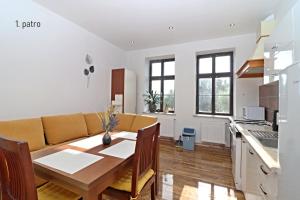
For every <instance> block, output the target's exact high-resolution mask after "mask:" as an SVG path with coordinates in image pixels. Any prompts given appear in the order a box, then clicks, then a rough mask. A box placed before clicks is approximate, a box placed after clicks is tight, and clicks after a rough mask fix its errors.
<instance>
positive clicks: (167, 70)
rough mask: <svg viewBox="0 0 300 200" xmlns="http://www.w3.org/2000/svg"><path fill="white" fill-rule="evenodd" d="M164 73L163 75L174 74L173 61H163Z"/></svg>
mask: <svg viewBox="0 0 300 200" xmlns="http://www.w3.org/2000/svg"><path fill="white" fill-rule="evenodd" d="M164 75H165V76H174V75H175V61H170V62H165V63H164Z"/></svg>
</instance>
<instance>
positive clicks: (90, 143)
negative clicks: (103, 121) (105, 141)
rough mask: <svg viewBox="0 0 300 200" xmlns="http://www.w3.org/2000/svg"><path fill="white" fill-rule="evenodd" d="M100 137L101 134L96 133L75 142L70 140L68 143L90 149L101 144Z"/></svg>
mask: <svg viewBox="0 0 300 200" xmlns="http://www.w3.org/2000/svg"><path fill="white" fill-rule="evenodd" d="M102 137H103V136H102V135H96V136H92V137H89V138H86V139H83V140H79V141H77V142H72V143H70V144H68V145H71V146H74V147H80V148H83V149H91V148H94V147H96V146H99V145H101V144H102Z"/></svg>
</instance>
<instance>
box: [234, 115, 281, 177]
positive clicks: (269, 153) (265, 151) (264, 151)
mask: <svg viewBox="0 0 300 200" xmlns="http://www.w3.org/2000/svg"><path fill="white" fill-rule="evenodd" d="M234 119H237V117H229V120H230V121H232V122H233V121H234ZM236 128H237V129H238V130H239V131H240V132H241V134H242V136H243V138H245V140H246V141H247V142H248V143H249V144H250V145H251V147H252V148H253V149H254V151H255V152H256V153H257V154H258V156H259V157H260V158H261V160H262V161H263V162H264V163H265V164H266V166H267V167H268V168H269V169H270V170H272V171H273V172H275V173H278V172H279V171H280V165H279V160H278V149H277V148H271V147H266V146H264V145H262V144H261V143H260V142H259V141H258V140H257V139H256V138H255V137H254V136H253V135H251V133H249V131H248V129H250V130H262V131H272V127H271V126H259V125H253V124H236Z"/></svg>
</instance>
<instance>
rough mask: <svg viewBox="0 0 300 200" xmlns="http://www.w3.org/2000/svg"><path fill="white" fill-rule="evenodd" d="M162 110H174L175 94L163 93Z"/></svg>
mask: <svg viewBox="0 0 300 200" xmlns="http://www.w3.org/2000/svg"><path fill="white" fill-rule="evenodd" d="M164 111H166V112H174V111H175V95H174V94H173V95H172V94H167V95H166V94H165V95H164Z"/></svg>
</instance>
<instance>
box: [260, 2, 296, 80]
mask: <svg viewBox="0 0 300 200" xmlns="http://www.w3.org/2000/svg"><path fill="white" fill-rule="evenodd" d="M299 13H300V1H298V2H297V4H295V5H294V7H293V8H292V9H290V10H289V11H288V12H287V13H286V14H285V15H284V17H282V18H281V19H279V20H278V22H277V25H276V27H275V29H274V31H273V33H272V35H271V36H270V37H269V38H268V39H267V40H266V42H265V45H264V63H265V65H264V84H267V83H269V82H272V81H276V80H278V79H279V76H278V74H279V71H281V70H283V69H285V68H286V67H288V66H290V65H291V64H293V63H295V62H296V61H300V46H299V45H300V43H299V34H300V25H299V24H300V23H299V19H300V14H299Z"/></svg>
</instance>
